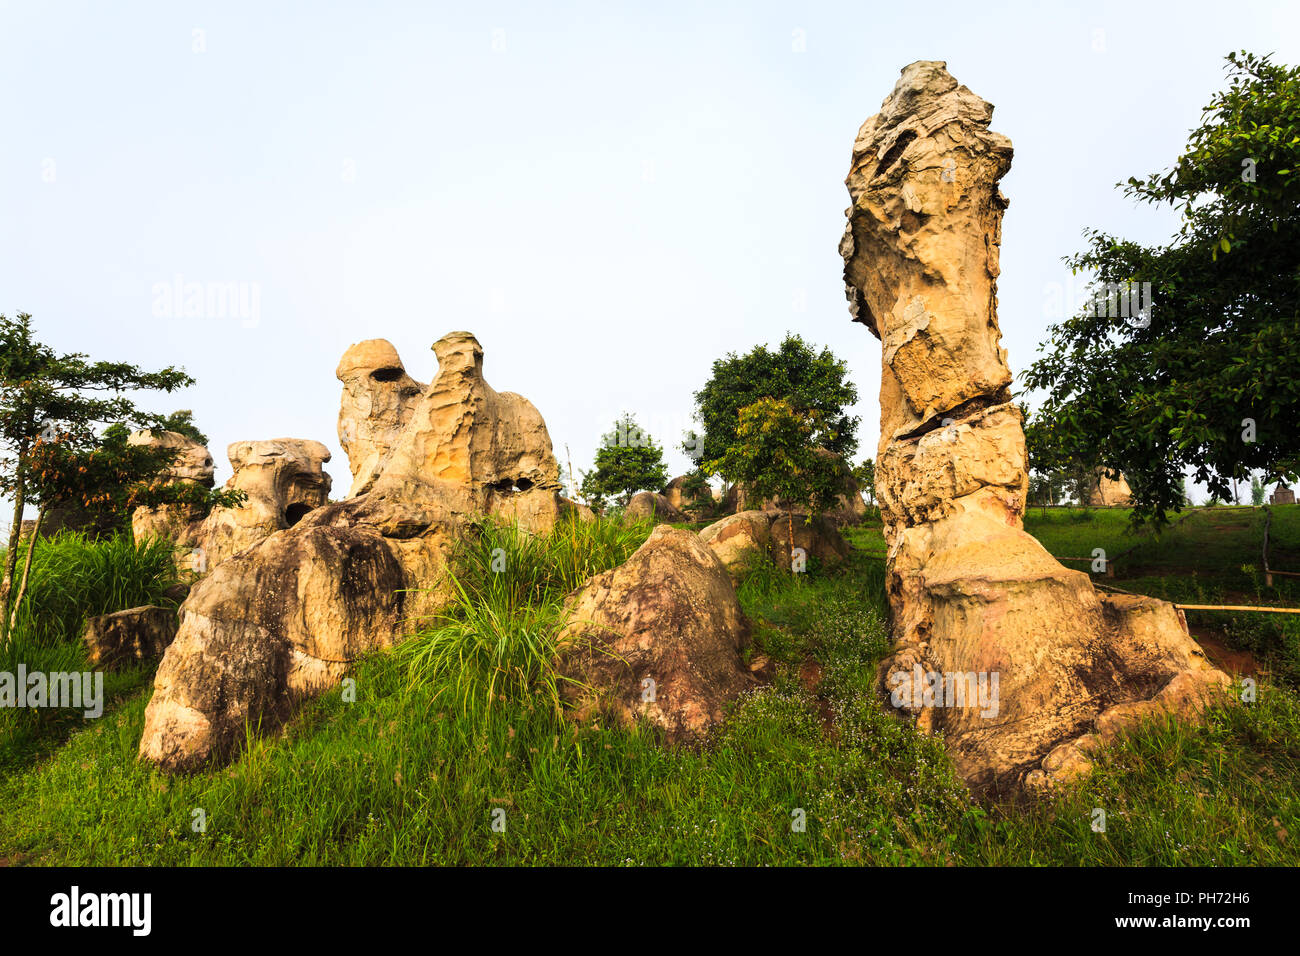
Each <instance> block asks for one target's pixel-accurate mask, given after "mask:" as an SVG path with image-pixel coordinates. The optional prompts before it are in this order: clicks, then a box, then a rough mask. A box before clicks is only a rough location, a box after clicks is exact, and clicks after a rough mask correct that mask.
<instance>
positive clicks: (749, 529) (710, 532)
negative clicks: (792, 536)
mask: <svg viewBox="0 0 1300 956" xmlns="http://www.w3.org/2000/svg"><path fill="white" fill-rule="evenodd" d="M700 540H701V541H702V542H704V543H705V544H707V545H708V546H709V547H710V548H711V549H712V550H713V553H714V554H716V555H717V556H718V560H719V561H721V562H722V566H723V567H725V568H726V569H727V571H728V573H730V574H731V576H732V578H733V579H739V577H740V576H741V575H742V574H744V573H745V571H746V570H748V569H749V568H751V567H753V566H754V564H755V563H756V562H758V561H770V560H771V559H772V516H771V514H769V513H768V512H765V511H742V512H740V514H734V515H729V516H727V517H726V518H723V519H721V520H720V521H715V522H713V524H711V525H709V526H708V527H707V528H703V529H701V530H700Z"/></svg>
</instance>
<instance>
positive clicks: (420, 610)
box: [140, 332, 560, 770]
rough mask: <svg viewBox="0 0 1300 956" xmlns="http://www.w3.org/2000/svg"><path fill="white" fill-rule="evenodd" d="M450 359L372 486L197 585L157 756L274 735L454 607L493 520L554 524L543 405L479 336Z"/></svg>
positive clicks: (176, 761) (157, 703)
mask: <svg viewBox="0 0 1300 956" xmlns="http://www.w3.org/2000/svg"><path fill="white" fill-rule="evenodd" d="M434 353H435V354H436V355H437V357H438V362H439V368H438V375H437V377H436V378H435V379H434V381H433V383H432V384H431V385H430V386H429V387H428V389H426V391H425V393H424V394H423V396H421V398H420V400H419V402H418V403H417V405H416V407H415V408H414V409H413V410H412V412H411V414H410V417H409V420H408V423H407V425H406V428H405V429H404V430H403V432H402V433H401V435H400V436H398V439H397V441H395V442H394V443H393V445H392V447H391V449H390V450H389V453H388V454H387V455H386V456H385V460H384V462H383V464H382V467H381V468H380V472H379V474H378V475H377V476H376V477H375V479H374V481H373V482H372V483H371V484H370V485H369V490H368V491H366V492H365V493H364V494H359V495H357V496H356V497H354V498H349V499H347V500H345V501H342V502H335V503H332V504H327V505H325V506H323V507H319V508H316V509H315V510H312V511H309V512H307V513H306V514H305V515H303V516H302V517H301V518H300V520H298V521H297V522H296V523H294V524H292V526H290V527H287V528H284V529H282V530H279V531H276V532H275V533H273V534H271V535H270V536H269V537H266V538H264V539H263V540H261V541H260V542H258V543H257V544H255V545H253V546H252V547H249V548H247V549H245V550H243V551H241V552H239V553H238V554H235V555H234V556H232V557H230V558H227V559H226V560H224V561H222V562H221V563H220V564H218V565H217V566H216V567H215V569H213V570H212V572H211V573H210V574H209V575H208V576H207V577H206V578H203V579H202V580H200V581H199V582H198V583H197V584H196V585H195V586H194V588H193V590H192V591H191V592H190V596H189V598H188V599H187V600H186V601H185V603H184V604H183V605H182V607H181V625H180V630H179V632H178V633H177V635H176V640H175V641H174V642H173V644H172V646H171V647H169V648H168V650H167V654H166V656H165V657H164V659H163V662H162V664H161V665H160V667H159V669H158V675H157V678H156V680H155V682H154V696H153V699H152V700H151V701H150V703H149V707H148V709H147V710H146V712H145V729H144V734H143V737H142V739H141V742H140V755H141V757H143V758H145V759H148V760H151V761H153V762H155V763H157V764H159V765H160V766H162V767H165V768H167V769H171V770H189V769H194V768H197V767H200V766H202V765H204V764H205V763H206V762H208V761H210V760H213V759H217V760H220V759H225V758H227V757H229V756H231V755H232V754H233V753H234V752H235V750H236V748H237V747H238V745H239V743H240V742H241V741H242V739H243V736H244V730H243V728H244V726H245V722H246V721H251V722H253V723H258V722H260V723H261V725H262V726H263V728H267V727H273V726H274V725H276V724H277V723H279V722H280V721H282V720H284V719H285V718H286V717H287V716H288V715H289V713H291V711H292V709H293V706H294V704H295V702H296V701H297V700H299V699H300V698H301V697H303V696H305V695H309V694H314V693H318V692H320V691H322V690H324V689H326V688H329V687H332V686H334V685H336V684H337V682H338V680H339V678H340V676H341V675H342V674H343V672H344V670H345V669H346V667H347V666H348V664H350V663H351V662H353V661H355V660H356V659H357V658H358V657H359V656H360V655H361V654H363V653H365V652H367V651H369V650H371V649H374V648H381V647H387V646H389V645H390V644H392V643H393V642H395V641H396V640H398V639H399V638H400V637H401V636H402V634H403V633H404V631H405V630H406V624H405V623H404V622H407V621H409V620H411V619H412V618H417V617H420V616H422V615H425V614H428V613H430V612H431V611H433V610H435V609H436V608H437V607H439V606H440V605H441V604H442V603H444V602H445V600H446V597H447V581H446V579H445V575H444V574H443V568H444V565H445V560H446V554H447V552H448V551H449V549H450V547H451V544H452V542H453V541H454V540H455V539H457V538H459V537H463V536H465V535H468V534H471V533H473V527H474V524H475V521H476V520H477V519H478V518H481V516H482V515H483V514H484V513H492V514H497V515H507V516H510V515H513V516H517V517H519V518H520V519H521V522H522V523H523V524H524V526H525V527H526V528H528V529H529V530H535V531H538V530H546V529H547V528H549V527H550V526H551V525H552V524H553V523H554V520H555V517H556V515H557V514H559V511H560V506H559V493H558V488H559V468H558V466H557V465H556V463H555V459H554V456H553V455H552V454H551V450H550V439H549V437H548V436H547V433H546V426H545V424H544V423H543V422H542V420H541V416H540V415H539V414H538V413H537V410H536V409H535V408H533V406H532V405H531V404H530V403H528V402H527V401H526V400H525V399H523V398H521V397H519V396H517V395H512V394H510V393H498V392H496V391H495V390H493V389H492V388H491V387H490V386H489V385H488V384H487V382H486V381H484V379H483V374H482V359H483V352H482V349H481V348H480V347H479V344H478V342H477V341H475V339H474V337H473V336H472V335H470V334H469V333H467V332H455V333H452V334H450V335H447V336H444V337H443V338H442V339H440V340H439V341H438V342H437V343H435V345H434ZM263 450H264V451H265V449H263ZM255 452H256V449H250V456H251V457H250V458H249V461H250V462H251V461H252V460H253V459H254V458H256V455H255V454H254V453H255ZM265 464H267V465H268V466H269V467H270V471H271V473H274V466H273V463H271V462H266V463H265ZM290 497H292V496H290Z"/></svg>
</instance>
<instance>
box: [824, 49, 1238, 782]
mask: <svg viewBox="0 0 1300 956" xmlns="http://www.w3.org/2000/svg"><path fill="white" fill-rule="evenodd" d="M992 113H993V107H992V106H991V105H990V104H989V103H986V102H985V101H984V100H982V99H980V98H979V97H978V96H976V95H975V94H974V93H972V92H971V91H970V90H968V89H967V88H966V87H964V86H961V85H960V84H958V82H957V81H956V80H955V79H954V78H953V77H952V75H951V74H949V73H948V71H947V69H946V67H945V65H944V64H943V63H939V62H928V61H921V62H917V63H913V64H911V65H910V66H908V67H906V68H905V69H904V70H903V71H902V76H901V78H900V79H899V81H898V84H897V85H896V86H895V88H894V91H893V93H891V94H890V96H889V97H888V98H887V99H886V100H885V101H884V103H883V104H882V106H881V109H880V112H879V113H878V114H876V115H875V116H873V117H871V118H870V119H868V120H867V121H866V122H865V123H864V124H863V125H862V128H861V129H860V130H859V132H858V136H857V140H856V142H855V143H854V146H853V157H852V164H851V168H850V171H849V176H848V179H847V181H846V183H847V186H848V189H849V195H850V197H851V199H852V205H851V206H850V208H849V210H848V213H847V215H848V226H847V228H846V230H845V233H844V238H843V239H842V240H841V244H840V252H841V254H842V255H843V257H844V262H845V270H844V274H845V283H846V289H847V294H848V298H849V302H850V312H851V313H852V315H853V317H854V320H855V321H858V322H861V323H863V324H864V325H866V326H867V327H868V328H869V329H870V330H871V332H872V333H873V334H874V335H875V336H876V337H877V338H879V339H880V340H881V344H882V347H883V359H884V365H883V370H882V374H881V387H880V406H881V438H880V447H879V449H878V454H877V465H876V476H877V477H876V486H877V493H878V498H879V502H880V506H881V512H882V518H883V520H884V527H885V537H886V541H887V543H888V546H889V554H888V575H887V587H888V592H889V600H890V605H891V609H892V612H893V631H894V637H895V639H896V642H897V650H896V652H895V654H894V655H893V656H892V657H891V658H890V659H889V660H887V661H886V662H885V664H884V665H883V667H882V679H883V682H884V687H885V690H886V691H888V692H890V693H891V695H892V697H893V700H894V702H895V704H896V705H898V706H901V707H903V708H904V709H906V710H908V711H909V712H911V713H914V714H916V715H917V718H918V723H919V725H920V726H921V727H923V728H926V729H931V730H937V731H939V730H941V731H943V732H944V734H945V735H946V739H947V741H948V745H949V748H950V751H951V753H952V754H953V757H954V760H955V762H956V764H957V767H958V769H959V770H960V772H961V773H962V775H963V776H964V777H965V779H966V780H967V781H968V782H969V783H970V784H971V785H972V786H973V787H975V788H977V789H984V788H996V789H1002V788H1011V787H1016V786H1019V785H1021V784H1023V783H1025V782H1028V783H1031V784H1032V783H1038V782H1048V783H1050V782H1052V781H1053V780H1056V779H1067V778H1070V777H1073V776H1077V775H1078V773H1079V772H1081V768H1083V767H1086V765H1087V761H1088V757H1087V754H1088V751H1089V748H1090V747H1092V746H1093V745H1094V744H1095V740H1094V738H1093V737H1092V736H1091V735H1092V734H1094V733H1097V734H1102V735H1103V736H1104V728H1106V727H1108V726H1110V725H1111V724H1113V723H1114V722H1115V721H1116V719H1117V717H1116V715H1119V714H1128V713H1132V712H1134V711H1135V709H1136V710H1137V711H1140V712H1147V711H1149V710H1151V709H1152V708H1158V707H1165V706H1169V707H1170V708H1173V709H1177V710H1179V711H1180V712H1185V711H1188V710H1192V709H1195V707H1196V706H1199V702H1200V701H1202V700H1204V699H1205V697H1206V695H1207V694H1208V693H1209V692H1210V691H1211V690H1212V689H1213V688H1215V687H1217V686H1220V685H1222V684H1224V683H1226V682H1227V680H1228V678H1227V677H1226V675H1224V674H1222V673H1221V672H1219V671H1217V670H1215V669H1214V668H1213V667H1211V666H1210V665H1209V664H1208V663H1207V662H1206V659H1205V656H1204V654H1203V653H1201V651H1200V648H1199V647H1198V646H1197V645H1196V643H1195V642H1194V641H1192V640H1191V638H1190V637H1189V636H1188V634H1187V630H1186V624H1185V622H1184V621H1183V620H1182V616H1181V614H1180V613H1179V612H1177V611H1176V610H1175V609H1174V608H1173V607H1172V606H1171V605H1168V604H1164V603H1163V602H1158V601H1151V600H1149V599H1142V601H1141V602H1139V604H1137V605H1134V604H1131V603H1130V602H1127V601H1118V600H1116V599H1115V598H1112V597H1109V596H1104V595H1099V594H1098V593H1097V592H1096V591H1095V590H1094V589H1093V587H1092V584H1091V582H1090V580H1089V578H1088V576H1087V575H1086V574H1084V573H1082V572H1079V571H1072V570H1069V569H1067V568H1064V567H1062V566H1061V565H1060V564H1059V563H1057V562H1056V561H1055V560H1054V559H1053V558H1052V556H1051V555H1050V554H1048V553H1047V551H1046V550H1045V549H1044V548H1043V547H1042V546H1041V545H1040V544H1039V543H1038V542H1037V541H1035V540H1034V539H1033V538H1032V537H1030V536H1029V535H1028V534H1026V533H1025V532H1024V531H1023V530H1022V521H1021V519H1022V514H1023V511H1024V504H1025V495H1026V492H1027V488H1028V478H1027V473H1026V472H1027V468H1026V457H1025V444H1024V433H1023V428H1022V423H1021V418H1020V413H1019V410H1018V409H1017V408H1016V406H1015V405H1014V404H1013V403H1012V401H1011V394H1010V391H1009V387H1010V383H1011V371H1010V369H1009V367H1008V365H1007V359H1006V353H1005V351H1004V350H1003V349H1002V348H1001V345H1000V342H999V339H1000V331H999V329H998V322H997V285H996V282H997V277H998V273H999V261H998V251H999V245H1000V242H1001V229H1002V215H1003V212H1004V211H1005V209H1006V208H1007V200H1006V198H1005V197H1004V196H1003V195H1002V193H1001V192H1000V190H999V189H998V181H999V180H1000V179H1001V178H1002V176H1003V175H1004V174H1005V173H1006V172H1007V170H1008V169H1009V168H1010V165H1011V155H1012V149H1011V142H1010V140H1008V139H1007V138H1006V137H1005V136H1002V135H1001V134H999V133H994V132H992V131H990V130H989V122H990V120H991V118H992ZM964 675H969V676H970V677H973V678H979V677H980V675H983V677H984V678H985V679H986V684H985V688H986V690H988V689H992V688H993V687H994V686H996V691H995V699H994V700H993V701H989V700H975V701H972V700H971V699H970V698H971V697H973V696H975V694H974V690H975V686H976V685H974V684H969V685H967V684H966V683H965V682H964ZM994 676H996V678H997V683H996V685H994V684H993V683H992V680H991V679H992V678H993V677H994ZM958 686H962V687H965V688H966V689H969V690H970V691H971V692H972V693H971V694H968V695H965V696H964V699H963V698H959V697H957V695H956V694H955V693H953V690H954V689H955V688H956V687H958ZM1171 688H1173V690H1171ZM936 689H938V690H939V691H940V693H939V694H938V696H937V697H936V696H935V694H934V691H935V690H936ZM927 691H928V692H930V693H929V696H927ZM1151 701H1156V702H1157V703H1155V704H1151V703H1150V702H1151ZM1049 755H1054V756H1052V757H1051V759H1050V760H1044V758H1045V757H1048V756H1049Z"/></svg>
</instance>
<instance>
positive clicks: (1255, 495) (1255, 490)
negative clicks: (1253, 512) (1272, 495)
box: [1250, 477, 1268, 508]
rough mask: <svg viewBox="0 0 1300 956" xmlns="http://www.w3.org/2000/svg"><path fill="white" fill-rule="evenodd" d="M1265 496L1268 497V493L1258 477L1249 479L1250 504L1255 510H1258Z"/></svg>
mask: <svg viewBox="0 0 1300 956" xmlns="http://www.w3.org/2000/svg"><path fill="white" fill-rule="evenodd" d="M1267 496H1268V491H1267V489H1266V488H1265V487H1264V482H1262V481H1260V480H1259V478H1258V477H1255V478H1251V479H1250V503H1251V504H1252V505H1254V506H1255V507H1256V508H1258V507H1259V506H1260V505H1262V504H1263V503H1264V499H1265V498H1266V497H1267Z"/></svg>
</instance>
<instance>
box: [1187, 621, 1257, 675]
mask: <svg viewBox="0 0 1300 956" xmlns="http://www.w3.org/2000/svg"><path fill="white" fill-rule="evenodd" d="M1187 630H1188V631H1189V632H1191V635H1192V637H1194V638H1196V643H1198V644H1200V645H1201V649H1202V650H1203V651H1205V656H1206V657H1208V658H1209V659H1210V663H1212V664H1213V665H1214V666H1215V667H1217V668H1219V670H1221V671H1225V672H1227V673H1229V674H1240V675H1242V676H1244V677H1254V676H1256V675H1257V674H1258V673H1259V662H1258V661H1256V660H1255V655H1254V654H1252V653H1250V651H1240V650H1237V649H1236V648H1233V647H1229V646H1228V645H1227V644H1225V643H1224V642H1223V638H1222V637H1221V636H1220V635H1219V634H1218V633H1217V632H1215V631H1211V630H1210V629H1209V628H1206V627H1203V626H1199V625H1195V624H1193V625H1189V626H1188V628H1187Z"/></svg>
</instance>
